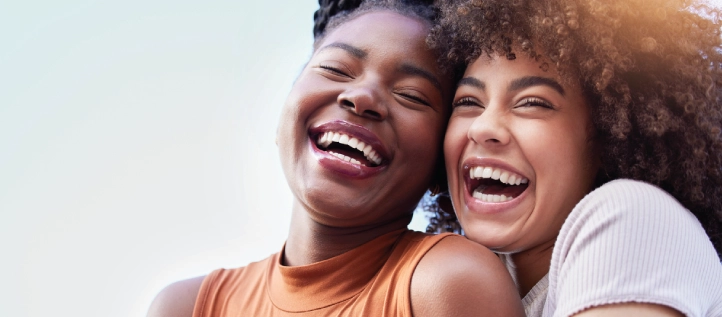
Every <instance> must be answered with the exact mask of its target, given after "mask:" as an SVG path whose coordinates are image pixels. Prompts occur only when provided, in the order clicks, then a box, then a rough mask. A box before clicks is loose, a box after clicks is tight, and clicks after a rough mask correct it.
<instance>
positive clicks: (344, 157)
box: [328, 152, 361, 164]
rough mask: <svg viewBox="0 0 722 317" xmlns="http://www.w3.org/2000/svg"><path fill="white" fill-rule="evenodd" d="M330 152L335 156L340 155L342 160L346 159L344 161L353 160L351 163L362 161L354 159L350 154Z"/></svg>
mask: <svg viewBox="0 0 722 317" xmlns="http://www.w3.org/2000/svg"><path fill="white" fill-rule="evenodd" d="M328 153H329V154H331V155H333V156H335V157H338V158H340V159H342V160H344V161H346V162H351V163H354V164H361V162H359V161H358V160H356V159H354V158H351V157H348V156H346V155H343V154H341V153H336V152H328Z"/></svg>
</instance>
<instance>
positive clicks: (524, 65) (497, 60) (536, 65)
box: [465, 54, 559, 78]
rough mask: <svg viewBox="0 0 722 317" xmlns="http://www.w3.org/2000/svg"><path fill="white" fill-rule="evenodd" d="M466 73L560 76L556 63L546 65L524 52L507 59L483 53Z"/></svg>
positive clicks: (489, 75) (475, 74)
mask: <svg viewBox="0 0 722 317" xmlns="http://www.w3.org/2000/svg"><path fill="white" fill-rule="evenodd" d="M465 74H466V75H467V76H469V75H471V76H474V77H492V76H494V77H497V76H499V75H508V76H510V77H518V76H541V77H549V78H558V77H559V75H558V73H557V70H556V68H555V67H554V65H552V64H549V63H547V64H546V66H545V65H544V62H543V61H536V60H533V59H531V58H529V57H528V56H526V55H524V54H517V55H516V59H513V60H509V59H507V58H506V56H498V55H492V56H486V55H482V56H480V57H479V58H477V59H476V60H475V61H473V62H472V63H471V64H469V66H468V67H467V68H466V72H465Z"/></svg>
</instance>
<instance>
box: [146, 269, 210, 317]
mask: <svg viewBox="0 0 722 317" xmlns="http://www.w3.org/2000/svg"><path fill="white" fill-rule="evenodd" d="M204 278H205V276H199V277H194V278H191V279H187V280H182V281H178V282H175V283H173V284H170V285H168V286H166V287H165V288H164V289H163V290H161V291H160V293H158V295H156V297H155V299H154V300H153V303H152V304H151V305H150V309H148V314H147V317H171V316H172V317H176V316H177V317H186V316H187V317H191V316H192V315H193V307H194V306H195V303H196V298H197V297H198V292H199V291H200V288H201V284H202V283H203V279H204Z"/></svg>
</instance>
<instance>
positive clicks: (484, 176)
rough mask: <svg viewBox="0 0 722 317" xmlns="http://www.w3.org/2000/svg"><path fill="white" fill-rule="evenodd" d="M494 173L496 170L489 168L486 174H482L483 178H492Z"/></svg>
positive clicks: (485, 170)
mask: <svg viewBox="0 0 722 317" xmlns="http://www.w3.org/2000/svg"><path fill="white" fill-rule="evenodd" d="M493 172H494V170H493V169H492V168H491V167H487V168H485V169H484V172H483V173H482V174H481V177H482V178H489V177H491V174H492V173H493Z"/></svg>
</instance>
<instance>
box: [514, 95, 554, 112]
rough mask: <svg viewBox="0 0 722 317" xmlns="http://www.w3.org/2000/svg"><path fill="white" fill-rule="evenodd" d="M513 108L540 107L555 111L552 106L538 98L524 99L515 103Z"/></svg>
mask: <svg viewBox="0 0 722 317" xmlns="http://www.w3.org/2000/svg"><path fill="white" fill-rule="evenodd" d="M514 107H515V108H516V107H542V108H547V109H555V108H554V105H552V104H551V103H549V102H548V101H546V100H544V99H541V98H538V97H529V98H524V99H522V100H520V101H519V102H517V103H516V104H515V105H514Z"/></svg>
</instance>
